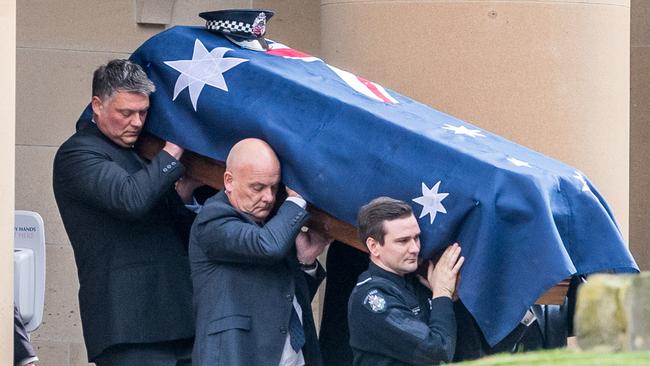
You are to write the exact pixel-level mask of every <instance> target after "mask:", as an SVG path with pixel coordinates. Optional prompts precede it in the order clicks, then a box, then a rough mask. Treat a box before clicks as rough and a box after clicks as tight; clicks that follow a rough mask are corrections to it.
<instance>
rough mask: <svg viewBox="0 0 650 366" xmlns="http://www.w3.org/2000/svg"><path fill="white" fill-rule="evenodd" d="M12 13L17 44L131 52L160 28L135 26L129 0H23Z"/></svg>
mask: <svg viewBox="0 0 650 366" xmlns="http://www.w3.org/2000/svg"><path fill="white" fill-rule="evenodd" d="M16 13H17V19H16V23H17V24H16V26H17V32H16V43H17V45H18V47H31V48H56V49H72V50H89V51H109V52H131V51H133V49H135V48H136V47H137V46H139V45H140V44H141V43H142V42H143V41H144V40H146V39H147V38H149V37H151V36H152V35H154V34H156V33H158V32H159V31H161V30H163V29H164V27H162V26H138V25H137V24H136V22H135V2H134V1H133V0H113V1H99V0H95V1H86V0H67V1H58V0H41V1H27V0H26V1H19V2H18V3H17V11H16ZM44 20H49V21H44Z"/></svg>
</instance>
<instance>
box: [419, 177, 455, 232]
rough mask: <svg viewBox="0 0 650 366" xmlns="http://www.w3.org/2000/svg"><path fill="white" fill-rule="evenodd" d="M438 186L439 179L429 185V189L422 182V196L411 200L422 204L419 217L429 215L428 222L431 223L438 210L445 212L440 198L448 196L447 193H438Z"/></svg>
mask: <svg viewBox="0 0 650 366" xmlns="http://www.w3.org/2000/svg"><path fill="white" fill-rule="evenodd" d="M439 188H440V181H438V183H436V184H435V185H434V186H433V187H431V189H429V188H427V185H426V184H424V182H422V196H420V197H418V198H414V199H413V202H415V203H418V204H420V205H422V212H421V213H420V217H419V218H420V219H421V218H423V217H424V216H426V215H429V219H430V221H431V222H430V224H433V220H435V218H436V214H437V213H438V212H442V213H445V214H446V213H447V210H446V209H445V206H443V205H442V200H444V199H445V198H446V197H447V196H449V193H438V189H439Z"/></svg>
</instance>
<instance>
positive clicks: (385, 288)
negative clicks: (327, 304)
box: [348, 262, 456, 366]
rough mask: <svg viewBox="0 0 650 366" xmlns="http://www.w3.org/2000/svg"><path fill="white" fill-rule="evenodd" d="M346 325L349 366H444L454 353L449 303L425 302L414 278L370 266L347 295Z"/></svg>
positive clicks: (445, 300)
mask: <svg viewBox="0 0 650 366" xmlns="http://www.w3.org/2000/svg"><path fill="white" fill-rule="evenodd" d="M348 322H349V327H350V346H351V347H352V352H353V355H354V365H355V366H363V365H373V366H374V365H377V366H382V365H432V364H438V363H440V362H441V361H444V362H450V361H451V360H452V357H453V355H454V350H455V348H456V320H455V318H454V310H453V303H452V301H451V299H450V298H448V297H438V298H435V299H431V291H430V290H429V289H427V288H425V287H424V286H422V285H421V284H420V283H419V282H418V280H417V278H416V277H415V275H414V274H409V275H406V276H404V277H402V276H399V275H397V274H395V273H391V272H388V271H385V270H383V269H382V268H380V267H379V266H377V265H376V264H374V263H373V262H370V264H369V266H368V270H367V271H366V272H364V273H362V274H361V276H359V282H358V283H357V285H356V287H355V288H354V290H353V291H352V294H351V295H350V301H349V303H348Z"/></svg>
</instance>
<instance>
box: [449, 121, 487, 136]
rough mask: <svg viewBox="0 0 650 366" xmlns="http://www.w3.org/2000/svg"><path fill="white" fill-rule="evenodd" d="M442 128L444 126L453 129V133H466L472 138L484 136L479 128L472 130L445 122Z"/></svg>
mask: <svg viewBox="0 0 650 366" xmlns="http://www.w3.org/2000/svg"><path fill="white" fill-rule="evenodd" d="M442 128H444V129H445V130H449V131H454V135H466V136H469V137H474V138H476V137H478V136H480V137H485V135H483V133H481V130H472V129H469V128H467V127H465V126H452V125H449V124H446V123H445V126H444V127H442Z"/></svg>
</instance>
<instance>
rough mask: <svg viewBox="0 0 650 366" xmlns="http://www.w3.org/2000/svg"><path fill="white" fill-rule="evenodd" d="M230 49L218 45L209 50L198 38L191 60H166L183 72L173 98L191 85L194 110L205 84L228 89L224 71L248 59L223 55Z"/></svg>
mask: <svg viewBox="0 0 650 366" xmlns="http://www.w3.org/2000/svg"><path fill="white" fill-rule="evenodd" d="M228 51H232V49H230V48H227V47H216V48H215V49H213V50H212V51H210V52H208V50H207V49H206V48H205V46H204V45H203V43H201V41H200V40H199V39H198V38H197V39H196V41H194V53H193V54H192V59H191V60H178V61H165V65H167V66H169V67H171V68H173V69H174V70H176V71H179V72H180V73H181V74H180V75H179V76H178V79H176V85H175V86H174V97H173V98H172V100H176V97H177V96H178V94H179V93H180V92H181V91H183V89H185V88H188V87H189V90H190V100H191V101H192V106H193V107H194V111H196V103H197V101H198V100H199V95H200V94H201V91H202V90H203V87H204V86H205V84H208V85H210V86H213V87H215V88H218V89H221V90H223V91H228V85H226V80H225V79H224V78H223V73H224V72H226V71H228V70H230V69H232V68H233V67H235V66H237V65H239V64H240V63H242V62H246V61H248V60H246V59H243V58H237V57H228V58H225V57H223V56H224V54H225V53H226V52H228Z"/></svg>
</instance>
